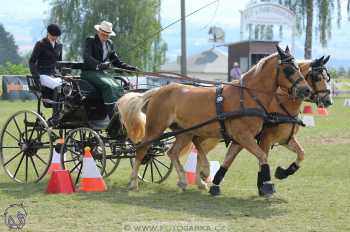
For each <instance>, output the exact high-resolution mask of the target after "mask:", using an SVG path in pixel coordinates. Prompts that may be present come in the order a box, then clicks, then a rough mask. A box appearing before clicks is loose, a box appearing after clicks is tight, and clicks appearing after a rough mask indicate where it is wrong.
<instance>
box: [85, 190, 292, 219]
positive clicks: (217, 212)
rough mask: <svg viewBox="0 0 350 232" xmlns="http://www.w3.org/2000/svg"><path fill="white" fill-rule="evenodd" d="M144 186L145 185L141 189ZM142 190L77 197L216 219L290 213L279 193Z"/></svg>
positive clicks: (115, 191) (112, 191) (261, 216)
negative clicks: (214, 194) (215, 194)
mask: <svg viewBox="0 0 350 232" xmlns="http://www.w3.org/2000/svg"><path fill="white" fill-rule="evenodd" d="M142 187H143V188H142ZM142 187H141V189H140V192H129V191H128V190H127V188H126V187H124V188H122V187H120V185H118V187H117V188H116V187H114V186H113V187H112V188H110V189H109V190H108V192H106V193H102V194H97V193H89V194H85V193H79V194H78V197H79V199H81V200H86V201H95V202H96V201H97V202H98V201H103V202H104V203H108V204H111V205H115V206H116V207H117V206H118V205H121V204H124V205H130V206H131V205H132V206H140V207H147V208H150V209H154V210H165V211H172V212H180V213H181V212H184V213H186V214H192V215H196V216H200V217H205V218H209V219H212V220H215V219H233V218H240V217H254V218H261V219H264V218H271V217H274V216H281V215H285V214H287V213H288V211H287V210H286V209H284V208H285V207H278V205H280V204H286V203H287V201H286V200H284V199H282V198H278V197H276V196H274V197H272V198H270V199H265V198H261V197H258V196H248V197H239V196H232V197H230V196H219V197H212V196H210V195H209V193H207V192H201V191H199V190H196V189H189V190H187V191H185V192H181V191H179V190H178V189H176V188H172V187H169V186H166V185H164V186H159V187H157V188H156V189H154V188H152V187H151V188H152V189H150V188H148V186H147V187H146V188H144V187H145V186H144V185H143V186H142Z"/></svg>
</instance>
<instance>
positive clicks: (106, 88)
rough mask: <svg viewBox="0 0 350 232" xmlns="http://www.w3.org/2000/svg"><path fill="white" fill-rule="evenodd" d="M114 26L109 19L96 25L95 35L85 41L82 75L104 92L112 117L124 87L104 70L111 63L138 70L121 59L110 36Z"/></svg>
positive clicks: (107, 107) (106, 105)
mask: <svg viewBox="0 0 350 232" xmlns="http://www.w3.org/2000/svg"><path fill="white" fill-rule="evenodd" d="M112 28H113V25H112V23H110V22H107V21H102V22H101V24H99V25H95V29H96V34H95V36H91V37H88V38H87V39H86V41H85V47H84V54H83V57H84V67H83V72H82V75H81V78H82V79H85V80H87V81H88V82H90V83H91V84H93V85H94V86H95V87H96V88H98V89H99V90H100V92H101V93H102V97H103V100H104V104H105V110H106V112H107V114H108V116H109V118H110V119H112V117H113V113H114V104H115V102H116V101H117V100H118V98H119V97H121V96H122V95H123V88H122V86H120V84H119V83H118V82H117V81H116V80H114V78H113V77H112V76H111V75H109V74H108V73H106V72H104V70H106V69H108V68H109V67H110V66H111V65H113V66H115V67H118V68H122V69H126V70H130V71H137V70H138V69H137V68H136V67H133V66H131V65H128V64H126V63H124V62H123V61H121V60H120V59H119V57H118V55H117V53H116V52H115V50H114V48H113V43H112V41H111V40H110V39H109V37H110V36H115V33H114V32H113V29H112Z"/></svg>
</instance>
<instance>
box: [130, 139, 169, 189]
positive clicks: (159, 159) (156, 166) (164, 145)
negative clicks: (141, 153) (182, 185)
mask: <svg viewBox="0 0 350 232" xmlns="http://www.w3.org/2000/svg"><path fill="white" fill-rule="evenodd" d="M172 144H173V140H172V139H167V140H162V141H160V142H158V143H155V144H153V145H152V146H151V147H150V148H149V150H148V151H147V153H146V155H145V157H144V159H143V161H142V165H141V166H140V170H139V179H141V180H142V181H144V182H150V183H157V184H160V183H162V182H163V181H164V180H166V179H167V178H168V177H169V175H170V173H171V171H172V170H173V163H172V162H171V160H170V158H169V157H168V155H167V154H166V152H167V151H168V150H169V149H170V147H171V145H172ZM134 162H135V159H134V158H132V159H130V164H131V166H132V167H133V166H134Z"/></svg>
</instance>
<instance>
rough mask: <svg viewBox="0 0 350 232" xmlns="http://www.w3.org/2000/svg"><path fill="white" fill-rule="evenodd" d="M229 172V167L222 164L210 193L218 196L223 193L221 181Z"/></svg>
mask: <svg viewBox="0 0 350 232" xmlns="http://www.w3.org/2000/svg"><path fill="white" fill-rule="evenodd" d="M226 172H227V168H225V167H223V166H220V169H219V170H218V171H217V172H216V174H215V177H214V180H213V185H212V186H210V189H209V193H210V195H212V196H218V195H220V194H221V190H220V183H221V181H222V179H223V178H224V176H225V174H226Z"/></svg>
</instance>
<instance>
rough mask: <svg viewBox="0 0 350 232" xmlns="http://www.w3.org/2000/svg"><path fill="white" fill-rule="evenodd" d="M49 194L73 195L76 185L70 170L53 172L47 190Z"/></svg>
mask: <svg viewBox="0 0 350 232" xmlns="http://www.w3.org/2000/svg"><path fill="white" fill-rule="evenodd" d="M46 192H47V193H73V192H74V185H73V182H72V178H71V176H70V173H69V171H68V170H55V171H53V172H52V175H51V177H50V180H49V183H48V185H47V189H46Z"/></svg>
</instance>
